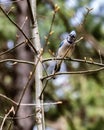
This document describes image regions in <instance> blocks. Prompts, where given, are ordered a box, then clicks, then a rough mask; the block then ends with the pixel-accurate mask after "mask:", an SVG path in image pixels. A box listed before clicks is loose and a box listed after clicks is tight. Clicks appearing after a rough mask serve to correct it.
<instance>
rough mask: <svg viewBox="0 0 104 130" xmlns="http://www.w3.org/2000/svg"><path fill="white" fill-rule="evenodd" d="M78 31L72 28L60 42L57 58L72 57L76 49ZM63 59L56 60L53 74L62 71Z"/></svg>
mask: <svg viewBox="0 0 104 130" xmlns="http://www.w3.org/2000/svg"><path fill="white" fill-rule="evenodd" d="M75 40H76V31H75V30H72V31H71V32H70V33H69V34H68V36H67V37H66V38H65V39H64V40H63V41H62V42H61V43H60V45H59V48H58V51H57V55H56V57H57V58H66V57H67V58H70V57H71V55H72V53H73V51H74V49H75ZM62 62H63V60H56V63H55V67H54V71H53V74H55V73H56V72H58V71H60V68H61V64H62Z"/></svg>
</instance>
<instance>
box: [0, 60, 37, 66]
mask: <svg viewBox="0 0 104 130" xmlns="http://www.w3.org/2000/svg"><path fill="white" fill-rule="evenodd" d="M9 61H10V62H15V64H17V63H24V64H29V65H35V63H34V62H31V61H25V60H18V59H4V60H0V63H4V62H9ZM11 65H14V63H13V64H11Z"/></svg>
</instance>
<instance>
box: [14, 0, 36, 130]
mask: <svg viewBox="0 0 104 130" xmlns="http://www.w3.org/2000/svg"><path fill="white" fill-rule="evenodd" d="M26 16H28V7H27V1H26V0H25V1H21V2H17V16H16V17H17V21H16V22H17V24H18V25H19V26H20V27H21V26H22V25H23V23H24V21H25V19H26ZM29 27H30V23H29V20H27V21H26V22H25V24H24V26H23V29H22V30H23V31H24V32H25V34H26V35H27V36H29V34H30V28H29ZM17 34H18V40H17V43H21V42H23V41H24V40H25V38H24V36H23V35H22V34H21V32H19V31H18V32H17ZM16 56H17V59H21V60H27V61H31V60H32V54H31V51H30V48H29V47H28V46H26V44H23V45H22V46H20V47H18V48H17V53H16ZM31 70H32V68H31V66H30V65H28V64H17V65H16V74H17V75H16V81H15V88H16V95H15V100H16V101H17V102H18V100H19V98H20V95H21V92H22V91H23V89H24V86H25V85H26V82H27V81H28V78H29V74H30V72H31ZM30 87H31V86H30V85H29V87H28V88H27V90H26V92H25V94H24V97H23V99H22V103H31V102H32V97H31V95H32V94H31V88H30ZM31 114H32V108H31V107H28V106H20V108H19V110H18V112H17V116H19V117H25V116H27V115H31ZM32 126H33V119H32V118H26V119H21V120H17V122H16V126H15V128H14V129H16V130H31V129H32Z"/></svg>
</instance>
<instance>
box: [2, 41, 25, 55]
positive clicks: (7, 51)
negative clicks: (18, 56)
mask: <svg viewBox="0 0 104 130" xmlns="http://www.w3.org/2000/svg"><path fill="white" fill-rule="evenodd" d="M24 43H25V41H24V42H21V43H19V44H17V45H16V46H14V47H13V48H11V49H8V50H6V51H4V52H1V53H0V56H2V55H4V54H7V53H9V52H11V51H13V50H14V49H15V48H17V47H18V46H21V45H22V44H24Z"/></svg>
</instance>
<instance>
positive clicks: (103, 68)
mask: <svg viewBox="0 0 104 130" xmlns="http://www.w3.org/2000/svg"><path fill="white" fill-rule="evenodd" d="M101 70H104V67H101V68H98V69H94V70H83V71H75V72H73V71H72V72H59V73H55V74H51V75H48V76H44V77H43V78H42V81H43V80H44V79H48V80H49V79H51V78H52V77H53V76H54V75H55V76H56V75H69V74H90V73H94V72H98V71H101Z"/></svg>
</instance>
